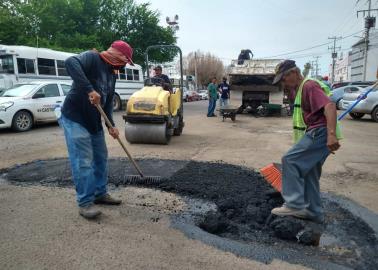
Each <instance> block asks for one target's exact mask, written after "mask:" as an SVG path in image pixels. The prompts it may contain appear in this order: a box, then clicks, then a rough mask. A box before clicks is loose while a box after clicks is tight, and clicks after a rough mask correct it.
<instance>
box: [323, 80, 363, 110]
mask: <svg viewBox="0 0 378 270" xmlns="http://www.w3.org/2000/svg"><path fill="white" fill-rule="evenodd" d="M365 87H366V86H357V85H356V86H354V85H347V86H343V87H339V88H336V89H333V90H332V91H331V96H330V98H331V100H332V101H333V102H334V103H335V104H336V107H337V109H338V110H341V109H342V104H341V100H342V99H343V95H344V93H349V92H358V91H362V90H363V89H364V88H365Z"/></svg>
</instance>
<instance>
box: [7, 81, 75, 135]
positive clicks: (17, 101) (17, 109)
mask: <svg viewBox="0 0 378 270" xmlns="http://www.w3.org/2000/svg"><path fill="white" fill-rule="evenodd" d="M70 89H71V85H70V83H69V82H59V81H35V82H28V83H22V84H16V85H14V86H13V87H12V88H10V89H8V90H6V91H4V92H3V93H2V94H1V96H0V128H12V129H13V130H15V131H18V132H20V131H27V130H29V129H31V128H32V127H33V126H34V125H35V124H36V123H40V122H56V121H57V119H56V116H55V112H54V109H55V108H56V107H57V106H59V105H61V104H63V102H64V99H65V96H66V94H67V93H68V92H69V91H70Z"/></svg>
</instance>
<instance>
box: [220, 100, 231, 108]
mask: <svg viewBox="0 0 378 270" xmlns="http://www.w3.org/2000/svg"><path fill="white" fill-rule="evenodd" d="M229 103H230V99H228V98H221V99H220V106H221V107H223V106H227V105H228V104H229Z"/></svg>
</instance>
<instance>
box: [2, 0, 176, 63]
mask: <svg viewBox="0 0 378 270" xmlns="http://www.w3.org/2000/svg"><path fill="white" fill-rule="evenodd" d="M159 17H160V14H159V12H158V11H155V10H151V8H150V5H149V4H137V3H135V2H134V0H45V1H40V0H28V1H25V0H3V1H2V2H1V3H0V43H1V44H11V45H28V46H34V47H36V46H37V42H38V46H39V47H47V48H52V49H57V50H63V51H69V52H76V53H77V52H81V51H84V50H88V49H92V48H96V49H98V50H99V51H101V50H104V49H107V48H108V46H109V45H110V44H111V42H112V41H114V40H117V39H122V40H125V41H127V42H128V43H130V45H131V46H132V47H133V48H134V60H135V62H136V63H140V64H142V65H144V51H145V50H146V48H147V47H148V46H150V45H153V44H175V43H176V37H175V35H174V32H173V31H172V30H171V29H170V28H169V27H163V26H160V25H159ZM174 55H175V52H164V51H163V52H159V51H156V52H152V54H151V55H150V58H151V60H154V61H160V62H163V61H171V60H172V59H173V57H174Z"/></svg>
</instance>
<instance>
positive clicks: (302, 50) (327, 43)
mask: <svg viewBox="0 0 378 270" xmlns="http://www.w3.org/2000/svg"><path fill="white" fill-rule="evenodd" d="M362 31H363V30H360V31H358V32H355V33H353V34H350V35H347V36H345V37H342V38H340V40H342V39H346V38H349V37H352V36H354V35H356V34H359V33H361V32H362ZM330 44H332V41H329V42H326V43H323V44H319V45H315V46H312V47H308V48H305V49H301V50H297V51H292V52H287V53H281V54H277V55H273V56H269V57H262V58H263V59H266V58H276V57H279V56H285V55H290V54H294V53H298V52H304V51H308V50H312V49H315V48H319V47H323V46H325V45H330Z"/></svg>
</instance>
